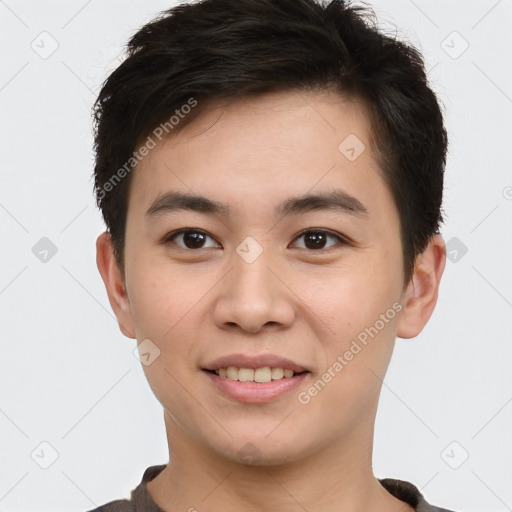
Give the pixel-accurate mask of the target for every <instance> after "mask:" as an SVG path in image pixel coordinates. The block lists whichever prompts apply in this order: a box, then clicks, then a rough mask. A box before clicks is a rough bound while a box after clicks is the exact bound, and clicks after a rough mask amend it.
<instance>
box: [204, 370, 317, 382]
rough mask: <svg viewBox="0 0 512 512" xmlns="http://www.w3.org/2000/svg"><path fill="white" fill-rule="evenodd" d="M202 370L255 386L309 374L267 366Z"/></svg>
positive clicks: (304, 371)
mask: <svg viewBox="0 0 512 512" xmlns="http://www.w3.org/2000/svg"><path fill="white" fill-rule="evenodd" d="M203 370H204V371H206V372H208V373H211V374H213V375H217V376H219V377H220V378H223V379H228V380H232V381H238V382H254V383H257V384H265V383H268V382H274V381H279V380H283V379H291V378H293V377H296V376H298V375H303V374H305V373H310V372H309V371H308V370H303V371H294V370H292V369H289V368H280V367H269V366H265V367H262V368H243V367H242V368H239V367H236V366H228V367H226V368H218V369H216V370H208V369H206V368H204V369H203Z"/></svg>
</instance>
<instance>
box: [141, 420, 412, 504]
mask: <svg viewBox="0 0 512 512" xmlns="http://www.w3.org/2000/svg"><path fill="white" fill-rule="evenodd" d="M165 420H166V430H167V437H168V441H169V449H170V456H169V464H168V465H167V467H166V468H165V469H164V470H163V471H162V472H161V473H160V474H159V475H158V476H157V477H156V478H155V479H153V480H152V481H151V482H149V483H148V484H147V489H148V492H149V493H150V495H151V496H152V498H153V500H154V501H155V503H157V505H159V507H160V508H162V509H164V510H186V511H190V512H194V511H195V510H197V511H201V512H214V511H218V510H223V512H235V511H237V512H239V511H240V510H252V511H255V512H264V511H268V510H279V511H280V512H296V511H297V510H301V509H302V510H307V511H308V512H316V511H322V512H340V511H346V512H352V511H356V510H368V511H371V510H375V511H377V510H378V511H379V512H398V511H400V512H413V509H412V508H411V507H410V506H409V505H407V504H405V503H404V502H402V501H400V500H398V499H397V498H395V497H393V496H392V495H391V494H389V493H388V492H387V491H386V490H385V489H384V488H383V487H382V486H381V485H380V484H379V482H378V481H377V480H376V479H375V477H374V475H373V471H372V441H373V422H370V423H371V425H369V426H368V427H367V428H361V426H359V427H358V428H357V429H354V431H353V432H348V433H346V434H345V435H343V439H342V440H341V441H339V442H337V443H336V444H335V445H333V444H332V443H331V444H325V445H324V446H321V447H314V449H313V450H312V452H311V453H310V454H309V455H305V456H304V457H301V458H300V459H298V460H293V461H289V462H284V463H280V464H278V465H272V464H265V465H263V464H261V465H252V466H248V465H244V464H241V463H239V462H236V461H233V460H229V459H227V458H224V457H221V456H219V454H218V453H215V452H212V451H211V450H209V449H207V448H205V446H204V445H200V444H199V443H197V442H196V441H195V440H194V439H191V438H190V437H189V436H188V435H186V433H185V432H184V431H183V430H182V429H181V428H180V427H179V426H178V425H177V424H176V423H175V422H174V420H173V419H172V417H170V415H168V414H167V413H166V415H165Z"/></svg>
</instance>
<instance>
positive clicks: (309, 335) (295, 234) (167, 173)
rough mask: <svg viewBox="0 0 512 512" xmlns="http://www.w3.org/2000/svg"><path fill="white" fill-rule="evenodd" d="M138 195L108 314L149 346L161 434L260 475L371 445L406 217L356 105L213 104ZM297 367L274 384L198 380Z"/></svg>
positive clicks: (320, 97)
mask: <svg viewBox="0 0 512 512" xmlns="http://www.w3.org/2000/svg"><path fill="white" fill-rule="evenodd" d="M347 137H349V138H348V139H347ZM132 180H133V181H132V184H131V192H130V198H129V208H128V217H127V225H126V245H125V290H126V296H125V297H124V298H123V297H122V296H119V297H118V298H117V299H114V302H115V305H114V304H113V307H114V309H115V310H116V314H117V317H118V319H119V323H120V325H121V328H122V330H123V332H124V333H125V334H127V335H128V336H131V337H136V338H137V340H138V343H141V342H143V340H150V341H145V342H144V343H145V345H141V346H143V347H146V351H147V352H148V353H149V354H150V355H149V356H147V357H149V359H148V361H150V360H151V361H152V362H151V364H148V365H144V366H143V368H144V371H145V373H146V376H147V378H148V381H149V383H150V386H151V388H152V390H153V391H154V393H155V395H156V397H157V399H158V400H159V401H160V402H161V404H162V405H163V407H164V408H165V410H166V421H167V422H168V429H170V430H173V431H175V432H176V433H177V432H179V433H180V434H176V435H182V436H185V437H186V438H187V439H188V440H192V442H193V443H195V444H197V445H200V446H203V447H207V448H208V450H210V451H211V452H212V453H215V454H217V455H219V456H221V457H223V458H226V459H232V460H240V457H244V456H245V455H246V453H245V452H244V450H245V451H249V452H251V450H252V452H251V453H249V457H252V459H253V461H256V462H257V463H268V464H278V463H283V462H285V461H293V460H299V459H301V458H304V457H306V456H308V455H310V454H313V453H318V452H319V451H321V450H323V449H327V448H329V449H335V448H336V447H340V444H341V443H343V442H347V440H348V439H352V440H353V439H354V436H357V435H358V432H362V431H364V432H367V431H368V429H369V428H370V426H371V423H372V421H373V418H374V416H375V411H376V406H377V401H378V395H379V392H380V389H381V379H382V378H383V377H384V374H385V371H386V368H387V365H388V362H389V359H390V357H391V353H392V350H393V346H394V341H395V337H396V336H397V329H398V327H399V321H400V317H401V315H402V314H404V311H403V308H404V306H405V304H404V298H405V296H404V295H402V287H403V263H402V252H401V250H402V248H401V242H400V235H399V217H398V213H397V210H396V207H395V205H394V202H393V199H392V197H391V194H390V191H389V190H388V188H387V186H386V185H385V183H384V181H383V179H382V177H381V174H380V171H379V169H378V167H377V163H376V160H375V156H374V154H373V153H372V150H371V147H370V139H369V122H368V118H367V116H366V115H365V111H364V109H363V108H362V106H361V105H360V104H358V103H357V102H349V101H347V100H345V99H343V98H341V97H340V96H338V95H335V94H333V93H327V92H322V93H318V92H317V93H313V92H309V93H306V92H301V93H300V94H298V93H279V94H271V95H265V96H263V97H260V98H257V99H243V100H239V101H237V102H233V103H230V104H225V105H220V104H217V105H214V106H212V107H211V108H210V109H208V110H207V111H206V112H204V113H202V114H201V115H200V116H199V117H198V118H197V119H195V120H194V121H193V122H192V123H191V124H189V125H187V126H186V127H185V128H184V129H183V130H182V131H180V132H178V134H177V135H175V136H173V138H169V139H167V140H165V141H162V142H160V143H158V144H157V146H156V147H155V148H154V149H152V150H151V152H150V153H149V155H148V156H146V157H145V158H144V159H143V160H142V161H141V162H140V163H139V165H138V167H137V168H136V169H135V170H134V171H133V176H132ZM173 194H174V195H173ZM177 194H185V195H189V196H201V197H203V198H205V200H203V201H198V200H196V201H191V200H188V201H187V199H186V198H178V196H177ZM306 196H313V197H310V198H309V199H308V198H307V197H306ZM103 274H105V273H103ZM118 284H119V283H118ZM107 287H109V285H107ZM112 287H113V285H110V289H112ZM111 295H112V293H109V296H111ZM111 301H112V297H111ZM401 310H402V311H401ZM425 316H428V315H426V314H424V315H423V319H422V321H423V320H424V321H425V322H426V320H425ZM427 319H428V318H427ZM420 330H421V329H420ZM399 335H400V334H399ZM229 356H232V359H227V360H225V361H218V360H219V358H224V357H229ZM258 358H259V359H258ZM279 358H282V359H284V360H285V361H281V360H280V359H279ZM153 359H154V360H153ZM293 365H295V366H296V368H295V370H296V373H297V375H296V376H294V377H291V378H289V377H286V378H283V379H281V380H279V379H277V380H272V381H271V382H267V383H263V382H261V383H258V382H256V383H254V382H240V381H238V383H237V382H236V381H233V380H231V379H229V378H225V377H223V376H222V374H223V371H222V370H220V372H219V373H221V375H219V376H217V375H216V374H214V373H212V372H209V371H207V370H206V369H209V370H217V369H219V368H226V367H227V366H234V367H242V368H248V369H249V370H250V369H251V368H252V369H254V368H265V367H269V368H273V367H274V368H275V367H277V368H279V367H284V368H287V369H290V367H293ZM301 370H306V371H305V372H304V373H301V374H300V375H299V374H298V373H299V372H300V371H301ZM230 371H231V372H234V370H233V369H232V370H230ZM269 373H270V375H271V376H272V370H258V371H257V372H255V376H256V377H257V380H258V379H259V380H266V379H268V375H269ZM279 374H280V371H279V370H275V371H274V376H275V377H278V376H279ZM287 374H288V373H287ZM228 375H231V376H232V377H233V376H234V375H236V372H235V373H233V374H231V373H228ZM239 378H240V379H241V380H243V379H246V378H251V372H250V371H249V372H247V371H245V370H242V371H241V372H240V373H239ZM227 380H229V382H227ZM305 433H307V435H305Z"/></svg>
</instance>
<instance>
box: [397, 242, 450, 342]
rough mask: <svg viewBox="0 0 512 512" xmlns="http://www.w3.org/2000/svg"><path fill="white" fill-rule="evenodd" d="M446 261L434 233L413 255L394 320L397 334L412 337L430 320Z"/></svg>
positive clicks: (442, 249)
mask: <svg viewBox="0 0 512 512" xmlns="http://www.w3.org/2000/svg"><path fill="white" fill-rule="evenodd" d="M445 264H446V245H445V243H444V240H443V238H442V237H441V235H434V236H433V237H432V238H431V240H430V242H429V244H428V246H427V248H426V249H425V250H424V251H423V252H422V253H421V254H420V255H419V256H418V257H417V258H416V266H415V268H414V274H413V277H412V279H411V282H410V283H409V285H408V287H407V290H406V292H405V293H404V295H403V297H402V305H403V309H402V311H401V312H400V316H399V317H398V320H397V336H398V337H399V338H414V337H415V336H418V334H419V333H420V332H421V331H422V330H423V328H424V327H425V325H426V324H427V322H428V321H429V319H430V317H431V315H432V313H433V311H434V308H435V306H436V303H437V297H438V293H439V285H440V282H441V277H442V275H443V271H444V267H445Z"/></svg>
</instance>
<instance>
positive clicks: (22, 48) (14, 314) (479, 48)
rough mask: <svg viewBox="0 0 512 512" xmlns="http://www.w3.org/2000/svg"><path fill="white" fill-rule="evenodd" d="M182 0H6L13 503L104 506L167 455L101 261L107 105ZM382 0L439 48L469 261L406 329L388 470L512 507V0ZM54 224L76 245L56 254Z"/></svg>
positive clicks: (4, 488) (11, 507) (3, 301)
mask: <svg viewBox="0 0 512 512" xmlns="http://www.w3.org/2000/svg"><path fill="white" fill-rule="evenodd" d="M174 4H175V2H171V1H163V0H151V1H145V2H142V1H141V2H136V3H135V2H126V1H121V0H107V1H102V2H100V1H99V0H89V1H88V2H84V1H83V0H73V1H68V2H56V1H54V2H50V1H41V2H21V1H19V0H16V1H15V0H6V1H0V34H1V36H0V37H1V47H2V63H1V66H0V106H1V119H2V123H1V134H0V135H1V160H0V162H1V171H0V172H1V187H0V227H1V228H0V229H1V232H0V234H1V241H2V243H1V249H2V252H1V261H2V264H1V267H0V314H1V323H0V329H1V331H0V332H1V348H0V350H1V352H0V461H1V462H0V510H2V511H25V512H26V511H32V510H34V511H35V510H37V511H43V510H47V511H50V510H51V511H54V512H58V511H67V512H69V511H71V510H74V511H84V510H88V509H91V508H93V507H94V506H98V505H100V504H103V503H105V502H107V501H110V500H113V499H117V498H122V497H128V495H129V491H130V490H131V489H132V488H134V487H135V486H136V485H137V484H138V483H139V481H140V478H141V476H142V472H143V470H144V469H145V468H146V467H147V466H149V465H153V464H160V463H165V462H167V444H166V439H165V432H164V423H163V414H162V410H161V407H160V405H159V403H158V402H157V401H156V399H155V398H154V396H153V395H152V393H151V390H150V388H149V386H148V384H147V382H146V380H145V377H144V374H143V372H142V368H141V366H140V363H139V361H138V360H137V359H136V358H135V357H134V355H133V353H132V352H133V349H134V348H135V347H136V343H135V341H134V340H130V339H128V338H125V337H123V335H122V334H121V333H120V331H119V329H118V326H117V323H116V321H115V318H114V316H113V313H112V311H111V309H110V306H109V303H108V300H107V296H106V293H105V290H104V287H103V283H102V281H101V279H100V276H99V273H98V272H97V269H96V264H95V239H96V237H97V235H98V234H99V233H100V232H101V231H102V230H103V223H102V220H101V217H100V213H99V211H97V210H96V208H95V203H94V199H93V195H92V181H91V179H90V176H91V172H92V166H93V153H92V129H91V117H90V112H91V106H92V103H93V101H94V99H95V97H96V94H97V92H98V88H99V86H100V84H101V82H102V81H103V80H104V78H105V77H106V76H107V74H108V73H109V72H110V71H112V70H113V69H114V68H115V67H116V65H117V64H118V63H119V61H118V56H119V55H120V54H121V52H122V45H124V43H125V42H126V40H127V39H128V37H129V36H130V35H132V34H133V33H134V31H135V30H136V29H137V28H138V27H140V26H141V25H142V24H143V23H144V22H147V21H149V20H150V19H151V18H152V17H153V16H154V15H155V14H156V13H157V12H158V11H160V10H163V9H166V8H169V7H171V6H173V5H174ZM373 5H374V8H375V10H376V13H377V15H378V17H379V19H380V21H381V24H382V25H383V26H385V27H387V28H388V29H389V30H391V31H394V30H395V28H394V26H396V27H398V33H399V34H400V36H402V37H405V38H407V39H408V40H409V41H410V42H412V43H413V44H416V45H417V46H419V48H420V49H421V50H422V52H423V54H424V56H425V59H426V63H427V68H428V69H429V76H430V79H431V81H432V82H433V83H434V88H435V90H436V92H437V93H438V94H439V96H440V99H441V101H442V102H443V104H444V105H445V108H446V124H447V128H448V131H449V137H450V153H449V159H448V165H447V170H446V192H445V207H444V209H445V212H446V224H445V226H444V227H443V230H442V233H443V235H444V238H445V240H446V241H447V242H449V249H451V250H452V256H451V257H452V259H454V260H455V261H448V262H447V266H446V270H445V274H444V277H443V280H442V284H441V290H440V297H439V302H438V305H437V308H436V311H435V312H434V314H433V317H432V318H431V320H430V322H429V324H428V325H427V327H426V328H425V329H424V331H423V332H422V333H421V335H420V336H418V337H417V338H416V339H413V340H398V341H397V345H396V348H395V353H394V356H393V360H392V363H391V366H390V368H389V371H388V374H387V377H386V380H385V384H384V387H383V391H382V398H381V405H380V409H379V412H378V416H377V424H376V438H375V456H374V467H375V473H376V475H377V476H378V477H394V478H401V479H405V480H409V481H411V482H413V483H414V484H415V485H417V486H418V487H419V488H420V489H421V490H422V492H423V493H424V494H425V496H426V497H427V499H428V500H429V501H431V502H432V503H435V504H437V505H439V506H444V507H446V508H450V509H451V508H453V509H455V510H457V511H459V510H460V511H467V512H477V511H478V512H480V511H484V510H485V511H486V512H489V511H499V512H501V511H506V510H512V486H511V482H512V461H511V460H512V457H511V453H512V436H511V435H510V431H511V429H510V427H511V423H512V403H511V401H512V385H511V376H510V374H511V370H510V366H511V365H510V363H511V360H512V358H511V356H512V344H511V339H512V336H511V334H512V326H511V312H512V310H511V308H512V286H511V283H512V279H511V277H512V265H511V262H512V237H511V226H512V223H511V221H512V173H511V161H512V155H511V151H510V140H511V124H512V122H511V121H512V118H511V114H512V73H511V68H510V48H512V30H510V27H511V26H512V25H511V23H512V1H511V0H500V1H496V0H485V1H484V0H478V1H476V0H473V1H466V2H461V1H459V2H455V1H451V2H446V1H441V0H437V1H426V0H421V1H420V0H416V1H415V2H413V1H411V0H386V1H383V0H380V1H379V2H373ZM45 31H46V32H47V33H48V34H49V35H48V34H42V35H41V33H42V32H45ZM454 31H456V32H457V33H458V34H453V32H454ZM443 41H444V42H443ZM465 41H467V43H468V44H469V47H468V48H467V50H466V51H464V52H463V53H462V54H460V53H461V51H462V50H464V47H465V44H466V43H465ZM55 44H58V48H57V49H56V51H55V52H54V53H53V54H51V55H48V53H49V52H50V51H51V50H52V49H53V48H52V45H55ZM459 54H460V55H459ZM43 57H46V58H43ZM455 57H456V58H455ZM42 237H48V238H49V239H50V240H51V241H52V242H53V244H55V246H56V247H57V249H58V252H57V253H56V254H55V255H54V256H53V257H51V258H50V257H48V261H47V262H42V261H40V260H39V259H38V258H37V257H36V256H35V255H34V254H33V252H32V248H33V246H34V245H35V244H36V243H37V242H38V241H39V240H40V239H41V238H42ZM454 237H456V238H457V239H458V240H459V242H457V240H455V241H454ZM450 241H451V242H450ZM450 243H451V244H452V245H450ZM457 243H458V244H459V245H458V246H457V245H456V244H457ZM461 244H464V246H465V247H467V253H466V254H463V252H461V251H460V247H461V246H462V245H461ZM453 251H458V253H457V254H455V252H453ZM455 257H456V258H455ZM43 442H45V443H49V445H48V444H43V445H41V443H43ZM453 442H455V444H451V443H453ZM50 445H51V446H50ZM447 447H448V448H447ZM54 450H55V451H56V453H58V458H57V459H56V460H55V461H54V462H53V463H52V461H53V458H54V456H55V452H54ZM466 452H467V454H469V456H468V458H467V460H466V461H465V462H463V463H462V465H460V467H459V468H458V469H453V468H452V467H450V466H458V465H459V464H460V463H461V462H462V461H463V459H464V457H465V456H466ZM41 465H49V467H48V468H47V469H43V468H42V467H41Z"/></svg>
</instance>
